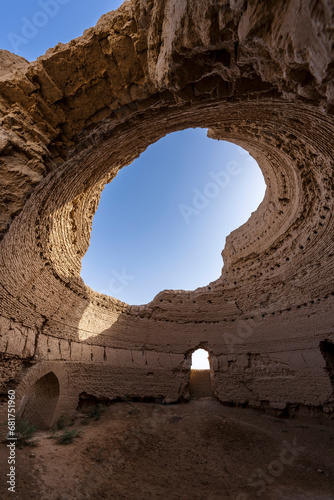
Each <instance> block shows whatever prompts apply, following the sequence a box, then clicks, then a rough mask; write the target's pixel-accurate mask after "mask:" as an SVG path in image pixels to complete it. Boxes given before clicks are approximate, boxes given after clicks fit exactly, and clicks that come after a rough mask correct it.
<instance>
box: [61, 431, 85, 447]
mask: <svg viewBox="0 0 334 500" xmlns="http://www.w3.org/2000/svg"><path fill="white" fill-rule="evenodd" d="M81 434H82V432H81V431H78V429H66V428H65V429H64V432H63V433H62V434H61V435H60V436H58V437H57V443H59V444H71V443H73V441H74V440H75V439H76V438H78V437H79V436H80V435H81Z"/></svg>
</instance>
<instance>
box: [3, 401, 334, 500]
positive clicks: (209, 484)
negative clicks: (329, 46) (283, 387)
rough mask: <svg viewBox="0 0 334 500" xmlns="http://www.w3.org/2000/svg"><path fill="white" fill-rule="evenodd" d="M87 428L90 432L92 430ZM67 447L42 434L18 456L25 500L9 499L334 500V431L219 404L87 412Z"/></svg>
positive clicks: (20, 495) (19, 492)
mask: <svg viewBox="0 0 334 500" xmlns="http://www.w3.org/2000/svg"><path fill="white" fill-rule="evenodd" d="M82 422H84V423H85V425H83V423H82ZM69 429H71V430H73V429H78V430H80V431H82V434H81V435H80V436H79V437H78V438H76V439H75V440H74V441H73V443H71V444H68V445H61V444H57V441H56V439H55V435H59V434H62V433H63V432H64V431H63V430H62V431H57V432H56V433H54V432H52V431H50V432H39V433H38V434H37V435H36V439H37V440H38V446H36V447H25V448H23V449H21V450H20V449H17V450H16V459H17V463H16V492H15V493H9V492H7V491H6V484H5V482H6V474H7V473H8V472H9V471H8V467H9V466H8V464H7V456H8V448H7V447H6V445H5V444H1V445H0V466H1V483H0V488H1V490H0V491H1V493H0V498H1V499H4V500H5V499H7V498H12V499H13V498H15V499H16V500H27V499H32V500H35V499H36V500H46V499H50V500H54V499H55V500H56V499H57V500H72V499H80V500H81V499H94V500H95V499H96V500H99V499H117V500H118V499H120V500H123V499H124V500H125V499H126V500H137V499H138V500H144V499H145V500H146V499H157V498H161V499H167V500H179V499H182V500H190V499H196V500H200V499H201V500H202V499H203V500H211V499H212V500H215V499H219V500H221V499H234V500H249V499H258V498H262V499H263V500H271V499H272V500H274V499H275V500H278V499H282V500H283V499H284V500H286V499H288V500H289V499H291V500H292V499H293V500H305V499H314V500H329V499H333V500H334V427H333V423H332V424H330V423H329V420H328V419H327V423H325V422H324V421H321V420H319V419H310V418H308V419H306V418H305V417H304V418H301V417H296V418H294V419H289V420H288V419H281V418H276V417H273V416H268V415H266V414H263V413H259V412H256V411H255V410H251V409H242V408H230V407H225V406H223V405H221V404H220V403H218V402H217V401H215V400H213V399H210V398H205V399H204V398H203V399H198V400H191V401H190V402H189V403H182V404H177V405H159V404H153V403H133V402H120V403H115V404H112V405H110V406H107V407H106V408H105V411H104V412H103V414H102V416H101V418H99V419H98V420H95V419H94V418H87V416H86V417H85V416H84V415H82V414H79V415H78V417H77V418H76V420H75V422H74V425H73V426H71V427H69Z"/></svg>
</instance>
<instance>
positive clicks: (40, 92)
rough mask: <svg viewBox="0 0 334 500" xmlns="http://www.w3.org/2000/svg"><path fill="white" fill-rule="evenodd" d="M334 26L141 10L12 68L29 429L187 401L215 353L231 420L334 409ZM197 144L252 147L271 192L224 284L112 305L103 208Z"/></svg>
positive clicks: (12, 321)
mask: <svg viewBox="0 0 334 500" xmlns="http://www.w3.org/2000/svg"><path fill="white" fill-rule="evenodd" d="M333 15H334V6H333V2H332V1H331V0H320V1H318V0H305V1H303V2H300V1H299V0H287V1H286V0H278V1H276V0H275V1H268V0H248V1H244V0H179V1H178V0H130V1H126V2H125V3H124V4H123V5H122V6H121V7H120V8H119V9H118V10H117V11H115V12H110V13H108V14H106V15H104V16H103V17H102V18H101V19H100V20H99V22H98V24H97V25H96V27H95V28H91V29H89V30H87V31H85V33H84V34H83V36H82V37H80V38H77V39H76V40H73V41H72V42H70V43H68V44H66V45H63V44H59V45H57V46H56V47H55V48H53V49H50V50H48V51H47V53H46V54H45V55H44V56H42V57H39V58H38V60H37V61H35V62H32V63H28V62H27V61H25V60H24V59H22V58H21V57H19V56H16V55H14V54H11V53H9V52H6V51H1V52H0V58H1V69H0V96H1V97H0V113H1V130H0V153H1V160H0V161H1V194H2V201H1V221H0V224H1V237H2V239H1V243H0V246H1V274H0V283H1V333H0V346H1V372H0V377H1V394H3V395H5V394H6V393H7V390H8V389H9V388H11V389H16V394H17V404H18V405H19V404H20V412H21V414H22V415H25V416H27V417H29V418H31V419H33V420H38V421H39V423H40V424H41V425H44V426H49V425H51V424H52V423H53V422H54V421H55V420H56V419H57V418H58V417H59V415H61V414H63V413H64V412H68V413H71V412H73V411H75V409H76V407H77V405H78V401H79V398H80V395H83V394H84V395H89V396H92V397H96V398H102V399H103V398H105V399H115V398H121V397H123V396H127V397H130V398H131V397H132V398H136V397H137V398H161V399H162V400H163V401H166V402H175V401H178V400H180V399H181V398H183V397H185V398H186V397H187V394H188V383H189V376H190V357H191V353H192V352H193V351H194V349H196V348H197V347H199V346H202V347H204V348H206V349H207V350H208V352H209V353H210V363H211V379H212V386H213V390H214V393H215V395H216V396H217V398H218V399H219V400H220V401H222V402H226V403H234V404H243V405H245V404H248V405H251V406H253V407H261V406H262V407H269V408H273V409H281V410H282V409H284V408H309V409H312V408H313V409H314V408H317V410H321V411H324V412H327V413H328V412H329V411H330V410H331V409H332V408H333V404H334V398H333V377H334V372H333V366H334V361H333V357H334V354H333V349H334V347H333V342H334V317H333V316H334V276H333V273H334V238H333V235H334V231H333V229H334V218H333V188H334V183H333V142H334V116H333V114H334V84H333V74H334V63H333V60H334V53H333V47H334V45H333V38H334V32H333ZM189 127H205V128H208V130H209V132H208V133H209V136H210V137H211V138H214V139H217V140H218V139H219V140H226V141H231V142H233V143H236V144H238V145H240V146H242V147H243V148H245V149H246V150H247V151H249V152H250V154H251V155H252V156H253V157H254V158H255V159H256V161H257V162H258V164H259V166H260V168H261V170H262V172H263V175H264V177H265V181H266V184H267V190H266V194H265V197H264V200H263V202H262V203H261V205H260V206H259V208H258V210H257V211H256V212H255V213H253V214H252V216H251V217H250V219H249V220H248V222H247V223H246V224H244V225H243V226H242V227H240V228H239V229H237V230H236V231H234V232H233V233H232V234H231V235H230V236H229V237H228V239H227V243H226V247H225V248H224V250H223V252H222V255H223V260H224V266H223V270H222V274H221V276H220V277H219V278H218V279H217V281H214V282H212V283H210V284H209V285H208V286H206V287H203V288H199V289H197V290H195V291H190V292H189V291H175V290H167V291H162V292H161V293H159V294H158V295H157V296H156V297H155V298H154V300H153V301H152V302H151V303H149V304H147V305H143V306H130V305H128V304H125V303H123V302H120V301H119V300H116V299H114V298H112V297H108V296H105V295H101V294H99V293H96V292H94V291H93V290H91V289H90V288H89V287H87V286H86V285H85V284H84V283H83V281H82V279H81V278H80V268H81V259H82V257H83V256H84V254H85V252H86V251H87V248H88V246H89V238H90V231H91V226H92V218H93V216H94V212H95V211H96V208H97V206H98V203H99V197H100V193H101V190H102V189H103V187H104V185H105V184H106V183H107V182H110V181H112V179H113V178H114V177H115V176H116V174H117V172H118V170H119V169H120V168H122V167H124V166H125V165H128V164H130V163H131V162H132V161H133V160H134V159H135V158H136V157H138V155H140V154H141V153H142V152H143V151H144V150H145V149H146V148H147V147H148V146H149V145H150V144H152V143H154V142H156V141H158V140H159V139H160V138H161V137H163V136H164V135H166V134H168V133H170V132H173V131H177V130H182V129H185V128H189ZM129 203H131V200H129ZM118 216H119V214H117V213H115V217H118ZM216 230H217V231H219V230H220V228H219V225H218V226H217V228H216ZM199 265H201V263H199ZM4 403H5V398H3V408H4V407H5V404H4Z"/></svg>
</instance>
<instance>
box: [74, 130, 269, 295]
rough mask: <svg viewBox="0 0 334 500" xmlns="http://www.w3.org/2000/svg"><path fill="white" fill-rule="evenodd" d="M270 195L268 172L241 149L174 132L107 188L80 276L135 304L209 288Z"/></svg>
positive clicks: (191, 132)
mask: <svg viewBox="0 0 334 500" xmlns="http://www.w3.org/2000/svg"><path fill="white" fill-rule="evenodd" d="M264 193H265V182H264V179H263V175H262V172H261V170H260V168H259V166H258V164H257V163H256V161H255V160H254V159H253V158H252V157H251V156H250V155H249V153H248V152H247V151H245V150H244V149H242V148H241V147H239V146H237V145H235V144H232V143H229V142H225V141H217V140H213V139H210V138H208V137H207V130H206V129H199V128H197V129H187V130H184V131H180V132H174V133H171V134H169V135H167V136H165V137H164V138H162V139H160V140H159V141H158V142H156V143H155V144H152V145H151V146H149V147H148V148H147V149H146V151H145V152H144V153H142V154H141V156H140V157H139V158H138V159H136V160H135V161H134V162H133V163H132V164H131V165H129V166H127V167H124V168H123V169H121V170H120V172H119V173H118V175H117V176H116V178H115V179H113V181H112V182H111V183H110V184H108V185H106V187H105V189H104V191H103V192H102V195H101V201H100V204H99V207H98V210H97V212H96V214H95V216H94V220H93V227H92V234H91V241H90V247H89V249H88V251H87V253H86V255H85V256H84V258H83V261H82V271H81V276H82V278H83V280H84V281H85V283H86V284H87V285H88V286H90V287H91V288H92V289H94V290H95V291H98V292H100V293H103V294H105V295H110V296H112V297H115V298H117V299H120V300H122V301H124V302H127V303H129V304H145V303H147V302H150V301H151V300H152V299H153V298H154V296H155V295H156V294H157V293H159V292H160V291H162V290H165V289H174V290H176V289H178V290H180V289H183V290H194V289H196V288H198V287H201V286H206V285H207V284H208V283H210V282H211V281H214V280H216V279H217V278H219V276H220V274H221V269H222V266H223V261H222V257H221V252H222V249H223V248H224V246H225V239H226V236H227V235H228V234H229V233H231V231H233V230H234V229H236V228H238V227H239V226H241V225H242V224H243V223H245V222H246V221H247V220H248V218H249V217H250V215H251V213H252V212H253V211H255V210H256V209H257V207H258V205H259V204H260V202H261V201H262V199H263V197H264Z"/></svg>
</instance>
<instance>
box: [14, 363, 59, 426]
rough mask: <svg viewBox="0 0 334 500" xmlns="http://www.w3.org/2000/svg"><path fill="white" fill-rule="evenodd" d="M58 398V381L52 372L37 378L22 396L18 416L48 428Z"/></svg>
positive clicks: (51, 422)
mask: <svg viewBox="0 0 334 500" xmlns="http://www.w3.org/2000/svg"><path fill="white" fill-rule="evenodd" d="M58 399H59V381H58V378H57V377H56V375H55V374H54V373H53V372H49V373H47V374H46V375H44V376H43V377H41V378H40V379H38V380H37V381H36V382H35V383H34V384H33V385H32V386H31V387H30V389H29V390H28V392H27V393H26V394H25V395H24V396H23V398H22V401H21V405H20V409H19V417H20V419H21V420H23V421H27V422H29V423H30V424H32V425H36V426H37V427H38V428H39V429H48V428H50V427H51V426H52V424H53V417H54V414H55V410H56V406H57V403H58Z"/></svg>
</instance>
